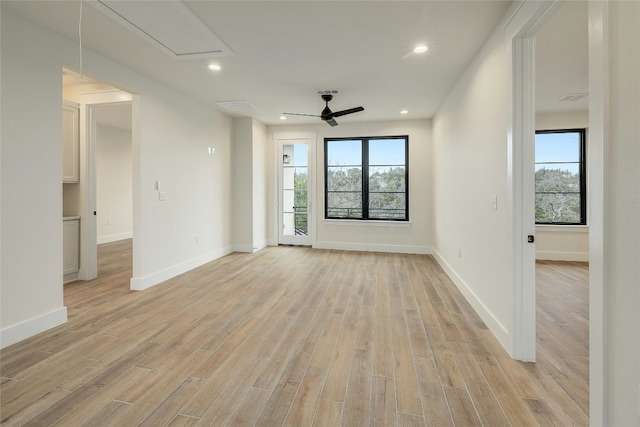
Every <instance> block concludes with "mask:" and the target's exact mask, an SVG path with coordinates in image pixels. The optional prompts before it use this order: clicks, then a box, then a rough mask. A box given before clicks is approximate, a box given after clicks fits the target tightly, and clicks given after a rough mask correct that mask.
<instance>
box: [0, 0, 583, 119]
mask: <svg viewBox="0 0 640 427" xmlns="http://www.w3.org/2000/svg"><path fill="white" fill-rule="evenodd" d="M91 3H92V1H87V0H85V1H84V7H83V16H82V23H83V36H82V40H83V46H84V47H85V49H92V50H95V51H97V52H99V53H101V54H102V55H105V56H107V57H109V58H112V59H113V60H114V61H117V62H119V63H122V64H126V65H127V66H128V67H130V68H132V69H135V70H137V71H139V72H140V73H142V74H145V75H148V76H150V77H151V78H153V79H155V80H157V81H159V82H162V83H163V84H166V85H167V86H171V87H174V88H175V89H177V90H180V91H182V92H184V93H187V94H189V95H190V96H192V97H194V98H197V99H199V100H201V101H202V102H204V103H206V104H208V105H211V106H212V107H214V108H216V109H219V110H221V111H224V112H226V113H229V112H228V111H226V110H224V109H223V108H222V107H220V106H219V105H218V104H217V102H219V101H231V100H246V101H248V102H250V103H251V104H253V105H254V106H256V107H257V108H258V111H256V112H251V113H239V114H238V113H236V114H233V113H232V114H231V115H232V116H242V115H246V116H252V117H255V118H256V119H258V120H260V121H262V122H263V123H266V124H283V122H282V121H281V120H280V119H279V117H280V116H281V114H282V113H283V112H300V113H308V114H319V113H320V111H321V110H322V108H323V107H324V104H323V101H322V100H321V99H320V97H319V96H318V95H317V94H316V90H317V89H339V90H340V94H339V95H337V96H336V97H335V98H334V100H333V101H332V102H331V104H330V105H331V108H332V109H333V110H334V111H336V110H342V109H346V108H351V107H356V106H359V105H362V106H363V107H364V108H365V111H364V112H360V113H356V114H353V115H351V116H345V117H341V118H339V120H338V122H347V121H373V120H394V119H405V118H406V119H413V118H428V117H432V116H433V115H434V113H435V112H436V111H437V108H438V107H439V105H440V104H441V102H442V101H443V99H444V97H445V96H446V94H447V93H448V92H449V91H450V89H451V87H452V85H453V84H454V83H455V81H456V80H457V79H458V77H459V76H460V75H461V73H462V72H463V71H464V69H465V68H466V66H467V65H468V64H469V62H470V61H471V60H472V59H473V57H474V56H475V55H476V54H477V52H478V50H479V49H480V47H481V46H482V45H483V43H484V42H485V41H486V39H487V37H488V36H489V35H490V34H491V32H492V31H493V29H494V28H495V27H496V25H497V24H498V22H499V21H500V19H501V18H502V17H503V15H504V14H505V13H506V11H507V9H508V8H509V6H510V4H511V3H510V2H509V1H496V0H488V1H483V0H472V1H255V2H254V1H185V2H184V3H185V4H186V6H187V7H188V8H189V9H190V10H191V11H193V12H194V13H195V14H196V15H197V16H198V17H199V18H200V19H201V20H202V21H203V22H204V23H205V24H206V25H207V26H208V27H209V28H210V29H211V30H212V31H213V33H215V35H216V36H217V37H218V38H219V39H220V40H221V41H222V42H223V43H224V44H225V45H226V46H228V47H229V49H230V50H231V52H232V54H231V55H225V56H217V57H214V58H211V59H202V58H200V59H190V60H184V59H183V60H176V59H174V58H172V57H170V56H169V55H167V54H166V53H165V52H163V51H161V50H160V49H157V48H155V47H154V46H152V45H151V44H150V43H148V42H147V41H146V40H143V38H141V37H139V36H137V35H134V34H133V33H132V32H130V31H128V30H127V29H125V28H124V27H123V26H122V25H120V24H118V23H117V22H115V21H114V20H113V19H111V18H110V17H108V16H106V15H105V14H103V13H101V12H100V11H99V10H97V9H96V8H94V7H89V6H87V5H88V4H91ZM154 3H155V2H154V1H147V2H145V4H146V5H147V6H148V8H149V13H150V14H153V7H154ZM570 3H572V2H570ZM575 3H578V6H580V5H579V3H583V2H575ZM5 5H8V6H9V7H10V8H11V9H13V10H15V11H17V12H18V13H20V14H22V15H24V16H26V17H27V18H29V19H32V20H34V21H37V22H39V23H41V24H44V25H45V26H47V27H49V28H50V29H52V30H54V31H56V32H58V33H60V34H62V35H63V36H65V37H67V38H69V39H71V40H74V41H77V39H78V18H79V9H80V8H79V5H80V1H55V0H53V1H43V2H37V1H26V2H25V1H17V2H9V1H6V0H3V7H4V6H5ZM582 6H583V8H584V4H583V5H582ZM575 7H577V6H575ZM564 8H565V9H566V8H567V6H565V7H564ZM565 15H568V18H569V19H570V20H574V21H575V19H574V16H573V14H571V13H569V14H565ZM584 16H585V18H586V14H585V15H584ZM566 19H567V17H566V16H565V17H564V18H563V19H562V20H560V19H558V21H560V22H559V23H556V24H555V26H551V25H550V26H549V28H550V29H547V28H546V27H545V28H544V29H543V30H542V32H541V37H542V35H543V32H545V34H546V32H548V33H549V37H548V38H550V39H551V41H549V42H544V43H542V42H540V43H539V44H538V46H539V47H540V50H539V52H540V55H542V56H541V57H540V58H539V59H538V64H539V65H543V67H542V71H539V73H538V79H539V81H540V82H542V81H543V80H546V79H547V75H552V76H555V77H553V79H554V84H553V85H551V84H549V85H548V87H546V86H545V84H542V83H539V84H538V89H539V92H538V93H539V94H540V95H539V96H541V97H542V96H543V95H544V98H545V102H547V101H546V99H547V98H549V99H554V100H555V99H557V98H559V97H560V96H562V95H564V94H566V93H569V92H571V93H575V92H579V91H586V85H584V86H585V87H582V86H583V85H582V82H583V80H584V78H580V79H578V78H576V75H575V74H576V73H579V72H582V73H583V74H584V72H585V70H582V65H581V64H582V62H584V61H583V58H582V56H584V54H586V52H583V50H584V49H582V48H581V49H580V51H579V52H578V51H575V52H577V54H579V56H580V57H581V58H580V61H577V60H576V59H575V58H574V57H572V56H567V55H566V51H567V50H569V51H570V52H574V47H572V46H573V45H572V43H574V42H576V41H577V40H578V39H579V38H580V37H582V36H581V35H580V36H573V35H572V36H570V37H568V36H567V34H568V31H571V28H574V27H579V26H580V25H582V24H581V23H578V24H571V25H567V23H566V22H564V21H565V20H566ZM584 26H585V27H584V37H585V40H584V43H585V44H586V21H585V23H584ZM558 27H559V28H560V30H559V32H558V29H557V28H558ZM554 28H555V29H554ZM544 37H546V35H545V36H544ZM557 37H561V38H563V42H562V44H561V45H562V47H564V48H566V49H564V50H562V49H556V50H554V51H552V49H551V48H558V47H559V46H560V44H559V43H557V40H555V39H554V38H557ZM419 43H425V44H427V45H428V46H429V51H428V52H427V53H425V54H415V53H412V49H413V47H414V46H415V45H417V44H419ZM544 46H546V47H544ZM543 47H544V49H543ZM545 54H548V58H545V57H544V55H545ZM557 55H562V56H563V58H565V59H566V61H565V65H564V66H563V65H562V63H561V62H559V61H558V58H557ZM210 62H215V63H218V64H219V65H221V66H222V70H221V71H218V72H213V71H210V70H209V69H208V68H207V65H208V64H209V63H210ZM569 62H570V63H571V64H572V65H571V67H570V66H568V65H567V63H569ZM578 63H579V64H580V66H577V67H573V65H575V64H578ZM84 65H85V70H90V69H91V64H90V63H86V62H85V64H84ZM70 66H71V67H73V64H70ZM557 68H560V72H559V71H558V70H557ZM574 68H575V69H574ZM76 69H77V67H76ZM110 83H112V84H117V82H110ZM569 83H572V85H569ZM573 83H576V84H573ZM577 83H580V84H577ZM557 86H560V87H557ZM545 87H546V88H545ZM543 88H545V89H544V91H549V92H557V96H556V93H549V94H547V93H542V92H541V91H543ZM129 89H132V90H135V88H129ZM547 104H548V102H547ZM553 107H554V106H553V105H552V106H551V107H549V106H548V105H547V107H546V108H547V109H552V108H553ZM555 107H557V106H555ZM562 108H566V106H565V105H563V106H562ZM402 109H407V110H409V114H406V115H403V116H401V115H400V114H399V112H400V110H402ZM574 109H575V108H574ZM317 120H319V119H317V118H313V117H312V118H308V117H290V118H289V119H288V120H287V121H286V123H288V124H294V123H311V122H316V121H317Z"/></svg>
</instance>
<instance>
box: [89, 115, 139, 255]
mask: <svg viewBox="0 0 640 427" xmlns="http://www.w3.org/2000/svg"><path fill="white" fill-rule="evenodd" d="M123 108H126V107H123ZM97 110H98V115H99V111H100V107H99V108H98V109H97ZM131 169H132V163H131V132H130V131H128V130H125V129H119V128H115V127H112V126H104V125H100V124H99V123H98V126H97V132H96V203H97V212H98V215H97V237H98V239H97V240H98V244H100V243H108V242H114V241H117V240H122V239H128V238H131V237H133V195H132V186H133V181H132V176H131V174H132V171H131Z"/></svg>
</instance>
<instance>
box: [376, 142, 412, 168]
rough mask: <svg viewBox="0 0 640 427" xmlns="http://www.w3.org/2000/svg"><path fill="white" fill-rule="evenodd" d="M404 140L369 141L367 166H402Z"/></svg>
mask: <svg viewBox="0 0 640 427" xmlns="http://www.w3.org/2000/svg"><path fill="white" fill-rule="evenodd" d="M405 141H406V140H405V139H404V138H402V139H372V140H370V141H369V165H370V166H374V165H404V164H405V159H406V156H405Z"/></svg>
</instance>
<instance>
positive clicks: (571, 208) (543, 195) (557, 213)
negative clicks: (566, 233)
mask: <svg viewBox="0 0 640 427" xmlns="http://www.w3.org/2000/svg"><path fill="white" fill-rule="evenodd" d="M535 181H536V214H535V215H536V222H539V223H574V224H575V223H580V175H579V174H577V173H572V172H571V171H568V170H561V169H547V168H542V169H539V170H537V171H536V175H535Z"/></svg>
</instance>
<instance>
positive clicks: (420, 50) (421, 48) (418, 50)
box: [413, 44, 429, 53]
mask: <svg viewBox="0 0 640 427" xmlns="http://www.w3.org/2000/svg"><path fill="white" fill-rule="evenodd" d="M427 50H429V48H428V47H427V46H425V45H423V44H421V45H419V46H416V47H415V49H413V51H414V52H415V53H424V52H426V51H427Z"/></svg>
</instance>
